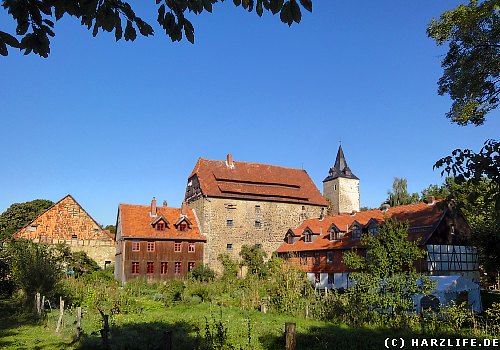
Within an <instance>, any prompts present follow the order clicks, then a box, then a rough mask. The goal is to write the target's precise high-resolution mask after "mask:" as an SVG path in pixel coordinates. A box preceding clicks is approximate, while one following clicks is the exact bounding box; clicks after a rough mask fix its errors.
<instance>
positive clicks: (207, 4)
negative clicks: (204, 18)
mask: <svg viewBox="0 0 500 350" xmlns="http://www.w3.org/2000/svg"><path fill="white" fill-rule="evenodd" d="M203 7H204V8H205V10H206V11H208V12H210V13H212V1H210V0H203Z"/></svg>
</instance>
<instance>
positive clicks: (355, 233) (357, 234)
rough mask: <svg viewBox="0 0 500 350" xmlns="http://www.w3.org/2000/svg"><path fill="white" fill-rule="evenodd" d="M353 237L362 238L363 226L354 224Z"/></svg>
mask: <svg viewBox="0 0 500 350" xmlns="http://www.w3.org/2000/svg"><path fill="white" fill-rule="evenodd" d="M352 238H354V239H360V238H361V228H360V227H359V226H354V228H353V230H352Z"/></svg>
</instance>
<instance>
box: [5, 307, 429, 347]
mask: <svg viewBox="0 0 500 350" xmlns="http://www.w3.org/2000/svg"><path fill="white" fill-rule="evenodd" d="M139 302H140V305H141V311H139V312H138V313H135V314H119V315H114V316H111V317H110V327H111V335H110V349H160V348H161V344H162V336H163V332H164V331H166V330H169V331H171V332H172V337H173V345H174V349H181V350H182V349H194V348H196V347H197V344H199V338H198V333H201V334H204V329H205V326H206V320H205V318H206V319H207V320H208V322H209V324H213V323H214V322H217V321H222V324H223V325H224V328H226V329H227V332H228V333H227V334H228V339H229V343H231V344H233V345H235V346H236V348H238V349H239V347H240V346H241V347H242V348H243V349H257V350H258V349H282V348H283V346H282V341H283V331H284V324H285V322H295V323H296V324H297V349H301V350H302V349H306V350H307V349H334V348H338V349H380V348H383V346H384V339H385V338H387V337H400V336H402V337H404V338H406V339H409V338H411V337H420V338H422V337H430V335H427V336H423V335H421V334H408V333H400V332H396V331H391V330H386V329H383V330H380V329H376V328H373V329H370V328H359V329H358V328H349V327H347V326H338V325H334V324H332V323H328V322H321V321H314V320H306V319H304V318H294V317H291V316H283V315H276V314H263V313H260V312H258V311H242V310H240V309H238V308H234V307H222V308H221V307H219V306H216V305H213V304H209V303H200V304H196V305H186V304H179V305H176V306H173V307H165V306H163V305H162V303H160V302H157V301H152V300H148V299H145V298H144V299H142V298H141V299H139ZM16 310H17V309H16V307H14V305H13V304H12V303H11V301H10V300H0V348H2V349H98V348H100V345H101V340H100V335H99V332H98V331H99V329H100V328H101V322H100V319H99V317H98V316H99V315H98V313H97V312H94V311H91V310H84V317H83V320H82V328H83V331H84V335H83V337H82V339H81V340H80V341H79V342H73V339H74V334H75V331H76V328H75V327H76V325H75V323H76V313H75V311H74V310H68V311H67V312H66V315H65V319H64V325H63V329H62V331H61V334H59V335H56V334H55V328H56V323H57V318H58V311H57V310H54V311H52V312H49V313H48V317H47V320H46V321H43V322H35V321H33V320H32V319H31V318H30V317H28V316H26V315H23V314H19V313H17V311H16ZM249 328H250V329H249Z"/></svg>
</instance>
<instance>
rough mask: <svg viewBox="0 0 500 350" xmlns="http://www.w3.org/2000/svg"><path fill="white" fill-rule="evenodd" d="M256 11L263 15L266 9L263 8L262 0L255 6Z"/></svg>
mask: <svg viewBox="0 0 500 350" xmlns="http://www.w3.org/2000/svg"><path fill="white" fill-rule="evenodd" d="M255 12H257V15H259V17H262V13H263V12H264V9H263V8H262V0H257V6H255Z"/></svg>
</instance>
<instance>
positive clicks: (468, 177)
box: [434, 140, 500, 219]
mask: <svg viewBox="0 0 500 350" xmlns="http://www.w3.org/2000/svg"><path fill="white" fill-rule="evenodd" d="M442 167H444V169H443V170H442V171H441V175H444V174H445V173H446V174H451V175H453V176H454V178H455V181H456V182H457V183H458V184H462V183H465V182H468V183H469V184H471V185H473V186H474V185H475V186H477V185H479V184H480V183H482V182H484V179H487V180H488V181H487V185H488V186H487V187H488V191H487V192H486V193H484V195H485V198H484V199H485V200H486V201H489V202H492V203H494V206H495V211H496V212H497V213H499V212H500V142H498V141H495V140H487V141H486V142H485V143H484V146H483V148H481V150H480V151H479V153H475V152H473V151H471V150H469V149H466V150H463V151H462V150H460V149H456V150H454V151H453V152H452V154H451V156H447V157H444V158H441V159H440V160H438V161H437V162H436V164H435V165H434V168H442ZM499 219H500V218H499Z"/></svg>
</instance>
